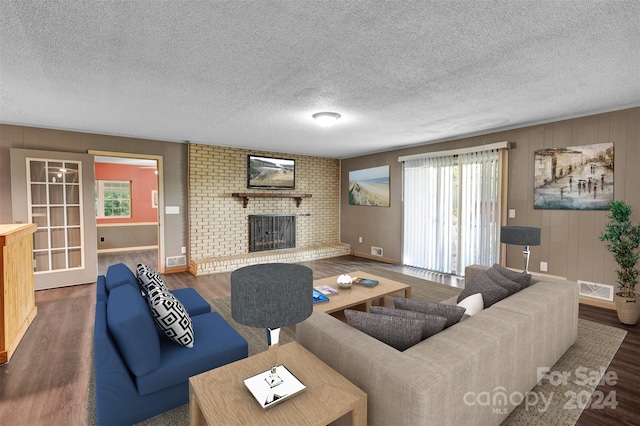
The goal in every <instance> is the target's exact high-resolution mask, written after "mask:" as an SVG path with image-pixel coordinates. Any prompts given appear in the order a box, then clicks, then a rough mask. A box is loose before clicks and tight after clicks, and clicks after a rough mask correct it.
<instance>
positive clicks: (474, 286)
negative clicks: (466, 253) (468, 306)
mask: <svg viewBox="0 0 640 426" xmlns="http://www.w3.org/2000/svg"><path fill="white" fill-rule="evenodd" d="M476 293H482V300H484V307H485V308H488V307H489V306H491V305H493V304H494V303H496V302H499V301H500V300H502V299H504V298H505V297H507V295H508V294H509V292H508V291H507V290H506V289H504V288H502V287H500V286H499V285H498V284H496V283H494V282H493V281H492V280H491V278H490V277H489V275H487V273H486V272H485V271H482V272H478V273H477V274H475V275H474V276H473V277H472V278H471V279H470V280H469V282H468V283H467V284H466V285H465V287H464V290H462V293H460V295H459V296H458V303H460V302H461V301H462V300H464V299H465V298H467V297H469V296H471V295H472V294H476Z"/></svg>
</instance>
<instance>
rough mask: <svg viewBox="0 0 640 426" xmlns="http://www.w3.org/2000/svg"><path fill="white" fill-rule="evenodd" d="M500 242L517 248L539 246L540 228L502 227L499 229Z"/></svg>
mask: <svg viewBox="0 0 640 426" xmlns="http://www.w3.org/2000/svg"><path fill="white" fill-rule="evenodd" d="M500 242H501V243H505V244H513V245H518V246H539V245H540V228H533V227H530V226H503V227H502V228H500Z"/></svg>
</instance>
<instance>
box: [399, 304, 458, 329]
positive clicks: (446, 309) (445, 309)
mask: <svg viewBox="0 0 640 426" xmlns="http://www.w3.org/2000/svg"><path fill="white" fill-rule="evenodd" d="M393 303H394V305H395V307H396V309H404V310H407V311H415V312H422V313H423V314H428V315H437V316H439V317H445V318H446V319H447V323H446V324H445V325H444V328H448V327H451V326H452V325H453V324H457V323H458V322H460V318H462V315H464V308H461V307H459V306H456V305H446V304H444V303H436V302H427V301H426V300H416V299H405V298H404V297H396V298H394V299H393Z"/></svg>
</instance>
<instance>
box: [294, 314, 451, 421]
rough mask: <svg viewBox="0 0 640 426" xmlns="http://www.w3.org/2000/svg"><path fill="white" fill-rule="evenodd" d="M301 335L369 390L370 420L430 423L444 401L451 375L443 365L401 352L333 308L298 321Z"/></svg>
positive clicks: (312, 348)
mask: <svg viewBox="0 0 640 426" xmlns="http://www.w3.org/2000/svg"><path fill="white" fill-rule="evenodd" d="M296 340H297V341H298V343H300V344H301V345H302V346H304V347H305V348H307V349H308V350H309V351H310V352H312V353H313V354H314V355H316V356H317V357H318V358H320V359H321V360H322V361H323V362H325V363H326V364H328V365H329V366H330V367H331V368H333V369H334V370H336V371H337V372H339V373H340V374H342V375H343V376H344V377H346V378H347V380H349V381H350V382H351V383H353V384H355V385H356V386H358V387H359V388H360V389H362V390H363V391H364V392H366V393H367V411H368V415H367V418H368V419H369V420H368V423H369V424H372V425H373V424H416V421H417V422H418V423H419V424H425V425H426V424H429V421H428V419H430V418H433V408H434V406H437V405H438V404H441V403H442V401H441V397H444V396H443V392H442V389H443V386H441V385H442V383H445V382H446V380H448V378H447V377H446V376H447V373H446V372H444V371H442V369H441V368H440V366H436V365H431V364H429V363H425V361H424V359H423V358H421V357H417V356H410V355H407V354H406V352H400V351H398V350H396V349H394V348H392V347H391V346H388V345H386V344H385V343H382V342H380V341H379V340H377V339H375V338H373V337H371V336H368V335H367V334H365V333H363V332H361V331H360V330H357V329H355V328H353V327H351V326H350V325H348V324H346V323H343V322H342V321H340V320H338V319H336V318H335V317H333V316H331V315H329V314H326V313H323V312H318V311H314V312H313V313H312V314H311V316H310V317H309V318H307V319H306V320H305V321H303V322H302V323H299V324H297V325H296ZM374 389H377V391H374ZM425 401H427V403H425ZM432 403H433V404H432Z"/></svg>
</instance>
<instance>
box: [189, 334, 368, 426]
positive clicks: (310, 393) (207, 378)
mask: <svg viewBox="0 0 640 426" xmlns="http://www.w3.org/2000/svg"><path fill="white" fill-rule="evenodd" d="M276 352H277V362H278V365H280V364H283V365H284V366H285V367H287V368H288V369H289V371H291V373H293V374H294V375H295V376H296V377H297V378H298V379H299V380H300V381H301V382H302V383H303V384H304V385H305V386H306V389H305V390H304V391H303V392H302V393H300V394H299V395H295V396H293V397H292V398H291V399H289V400H287V401H284V402H282V403H281V404H278V405H276V406H274V407H271V408H268V409H266V410H263V409H262V408H261V407H260V405H259V404H258V402H257V401H256V400H255V399H254V397H253V395H252V394H251V392H249V389H247V387H246V386H245V384H244V379H246V378H248V377H251V376H254V375H256V374H258V373H261V372H263V371H266V370H268V369H270V368H271V367H272V366H273V365H274V363H275V362H276ZM189 411H190V416H191V424H192V425H204V424H205V422H206V423H207V424H209V425H218V424H224V425H232V424H238V425H240V424H241V425H248V424H260V425H269V424H273V425H276V424H277V425H282V424H295V425H327V424H329V423H331V422H332V421H334V420H336V419H339V418H340V417H342V416H343V415H345V414H347V413H349V412H351V421H352V424H353V425H361V426H365V425H366V424H367V394H366V393H364V392H363V391H362V390H360V389H359V388H358V387H357V386H355V385H354V384H353V383H351V382H349V381H348V380H347V379H345V378H344V377H343V376H342V375H340V374H339V373H338V372H336V371H334V370H333V369H332V368H331V367H329V366H328V365H327V364H325V363H324V362H322V361H321V360H320V359H318V358H317V357H316V356H315V355H313V354H312V353H311V352H309V351H308V350H307V349H305V348H304V347H302V346H301V345H299V344H298V343H297V342H291V343H288V344H285V345H282V346H280V347H278V349H277V351H276V350H275V349H270V350H268V351H265V352H262V353H259V354H257V355H254V356H252V357H250V358H246V359H243V360H240V361H236V362H234V363H231V364H227V365H224V366H222V367H218V368H216V369H214V370H210V371H207V372H205V373H202V374H199V375H197V376H194V377H191V378H190V379H189Z"/></svg>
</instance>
